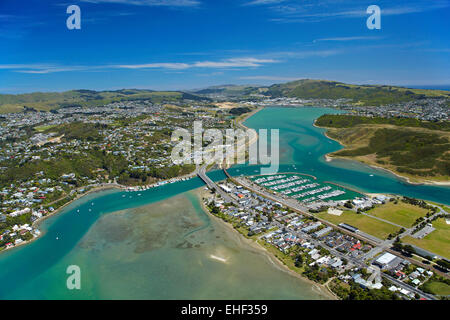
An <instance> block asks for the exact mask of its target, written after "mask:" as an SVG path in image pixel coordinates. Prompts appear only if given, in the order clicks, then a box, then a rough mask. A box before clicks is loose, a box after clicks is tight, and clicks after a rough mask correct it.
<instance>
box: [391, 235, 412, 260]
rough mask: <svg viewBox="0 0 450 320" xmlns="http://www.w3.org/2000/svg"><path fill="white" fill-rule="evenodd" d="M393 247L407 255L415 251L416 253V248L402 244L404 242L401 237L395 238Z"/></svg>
mask: <svg viewBox="0 0 450 320" xmlns="http://www.w3.org/2000/svg"><path fill="white" fill-rule="evenodd" d="M392 248H393V249H394V250H395V251H398V252H401V253H403V254H404V255H406V256H412V255H413V254H414V253H416V250H414V248H413V247H412V246H411V245H409V244H405V245H404V244H402V242H401V241H400V239H399V238H398V237H397V238H396V239H395V242H394V244H393V245H392Z"/></svg>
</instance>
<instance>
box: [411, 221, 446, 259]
mask: <svg viewBox="0 0 450 320" xmlns="http://www.w3.org/2000/svg"><path fill="white" fill-rule="evenodd" d="M433 227H435V228H436V230H434V231H433V232H432V233H430V234H429V235H427V236H426V237H425V238H423V239H416V238H413V237H409V236H408V237H404V238H403V239H402V241H403V242H405V243H410V244H413V245H416V246H418V247H420V248H423V249H425V250H428V251H431V252H433V253H436V254H438V255H440V256H443V257H445V258H447V259H450V224H447V223H446V222H445V219H444V218H440V219H437V220H435V221H434V222H433Z"/></svg>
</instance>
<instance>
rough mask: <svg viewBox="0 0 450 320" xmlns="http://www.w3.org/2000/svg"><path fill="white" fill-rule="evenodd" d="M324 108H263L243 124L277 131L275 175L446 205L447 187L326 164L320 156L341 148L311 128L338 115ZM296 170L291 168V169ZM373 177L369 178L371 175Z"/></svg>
mask: <svg viewBox="0 0 450 320" xmlns="http://www.w3.org/2000/svg"><path fill="white" fill-rule="evenodd" d="M338 112H339V111H337V110H334V109H328V108H301V109H299V108H275V107H274V108H266V109H264V110H262V111H260V112H258V113H257V114H255V115H254V116H252V117H251V118H249V119H248V120H247V121H246V123H245V124H246V125H247V126H248V127H251V128H254V129H280V163H281V164H282V165H280V169H279V172H299V173H306V174H311V175H314V176H316V177H317V178H318V179H319V180H322V181H331V182H334V183H338V184H341V185H343V186H346V187H350V188H355V189H357V190H359V191H363V192H372V193H392V194H400V195H405V196H410V197H415V198H419V199H425V200H430V201H435V202H439V203H444V204H447V205H448V204H450V187H443V186H431V185H412V184H409V183H407V182H405V181H404V180H402V179H400V178H398V177H396V176H395V175H393V174H391V173H389V172H387V171H385V170H382V169H376V168H372V167H369V166H367V165H364V164H362V163H359V162H356V161H352V160H340V159H335V160H333V161H331V162H326V160H325V158H324V155H325V154H327V153H329V152H333V151H336V150H339V149H342V146H341V145H340V144H339V143H338V142H336V141H333V140H331V139H328V138H327V137H326V136H325V135H324V132H325V131H326V130H325V129H322V128H316V127H314V126H313V123H314V120H315V119H317V118H318V117H319V116H321V115H322V114H325V113H338ZM293 165H295V167H296V168H297V169H295V168H294V167H293ZM229 173H230V174H232V175H240V174H246V175H247V174H248V175H255V174H258V173H259V167H258V166H249V167H245V166H236V167H233V168H232V169H230V170H229ZM371 175H373V176H371Z"/></svg>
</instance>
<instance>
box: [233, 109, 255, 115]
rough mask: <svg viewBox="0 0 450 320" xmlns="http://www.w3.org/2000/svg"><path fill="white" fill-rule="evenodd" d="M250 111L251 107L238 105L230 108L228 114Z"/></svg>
mask: <svg viewBox="0 0 450 320" xmlns="http://www.w3.org/2000/svg"><path fill="white" fill-rule="evenodd" d="M250 111H252V109H250V108H249V107H239V108H233V109H231V110H230V114H232V115H236V116H240V115H241V114H244V113H249V112H250Z"/></svg>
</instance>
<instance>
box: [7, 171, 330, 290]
mask: <svg viewBox="0 0 450 320" xmlns="http://www.w3.org/2000/svg"><path fill="white" fill-rule="evenodd" d="M182 184H184V186H180V185H182ZM182 184H180V185H176V184H174V185H171V186H167V187H163V188H161V189H158V190H153V193H151V194H147V195H144V194H143V195H142V196H141V197H139V198H138V196H137V194H136V193H133V194H132V193H124V192H106V193H105V192H103V193H102V195H101V196H98V195H90V196H88V197H86V198H84V199H83V200H82V201H80V202H78V203H77V204H76V207H75V205H73V206H72V207H71V208H67V209H66V210H65V212H64V213H62V214H60V215H58V216H56V217H53V218H52V219H51V220H48V221H47V222H46V223H44V225H43V229H45V231H46V234H45V235H44V236H43V237H42V238H41V239H39V240H37V241H35V242H34V243H31V244H30V245H28V246H25V247H23V248H18V249H16V250H13V251H10V252H7V253H5V254H4V255H2V257H0V268H1V270H2V274H1V277H0V283H1V287H0V290H1V295H0V298H2V299H324V298H325V296H324V295H323V294H320V292H319V291H317V290H318V288H315V287H312V286H311V285H310V284H309V283H307V282H305V281H304V280H302V279H298V278H296V277H293V276H292V275H290V274H288V273H286V272H285V271H282V270H280V269H277V268H276V267H275V266H274V263H273V261H272V260H270V259H269V258H268V257H267V256H266V255H264V253H262V251H261V249H259V250H257V249H255V248H253V247H251V246H250V245H249V244H247V243H245V242H243V238H242V237H241V236H240V235H239V234H237V233H236V232H235V231H234V230H229V229H228V227H227V226H225V225H224V224H223V223H222V222H217V221H216V220H212V219H211V218H210V217H209V216H208V215H207V214H206V213H205V212H204V211H203V210H202V208H201V203H200V200H199V198H198V197H197V196H196V195H195V194H193V193H191V192H183V193H181V192H182V191H181V190H186V188H191V187H196V186H198V184H201V182H200V181H198V180H197V179H194V180H193V181H191V182H189V183H182ZM177 193H178V194H177ZM155 194H157V195H155ZM124 195H125V197H123V196H124ZM130 195H132V196H131V197H132V198H129V196H130ZM168 197H170V200H164V201H157V200H161V199H166V198H168ZM141 198H142V199H143V198H146V199H145V200H137V199H141ZM156 201H157V202H156ZM92 203H94V205H92ZM137 205H139V206H137ZM125 206H127V207H130V206H132V208H127V209H124V210H120V211H116V209H117V208H123V207H125ZM76 208H77V209H76ZM89 209H91V210H92V211H89ZM77 210H80V212H77ZM113 210H114V212H112V213H110V214H105V213H106V212H109V211H113ZM56 237H58V239H56ZM214 257H216V258H214ZM217 257H218V258H219V259H217ZM70 265H77V266H79V267H80V270H81V290H68V289H67V287H66V279H67V275H66V272H65V271H66V268H67V267H68V266H70Z"/></svg>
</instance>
